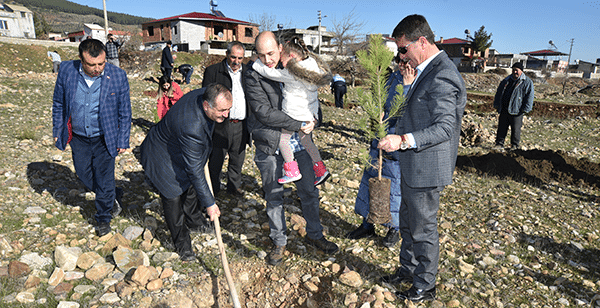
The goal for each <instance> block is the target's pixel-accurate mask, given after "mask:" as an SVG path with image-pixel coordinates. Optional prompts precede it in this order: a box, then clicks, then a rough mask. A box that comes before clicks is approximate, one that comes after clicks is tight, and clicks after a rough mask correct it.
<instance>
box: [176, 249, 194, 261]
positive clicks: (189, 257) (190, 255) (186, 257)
mask: <svg viewBox="0 0 600 308" xmlns="http://www.w3.org/2000/svg"><path fill="white" fill-rule="evenodd" d="M179 259H181V261H195V260H196V254H195V253H194V252H193V251H191V250H186V251H183V252H182V253H180V254H179Z"/></svg>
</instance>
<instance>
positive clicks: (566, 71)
mask: <svg viewBox="0 0 600 308" xmlns="http://www.w3.org/2000/svg"><path fill="white" fill-rule="evenodd" d="M574 42H575V39H574V38H572V39H571V48H569V58H568V60H567V69H566V70H565V81H564V82H563V89H562V94H565V86H566V85H567V79H568V78H569V63H571V51H573V43H574Z"/></svg>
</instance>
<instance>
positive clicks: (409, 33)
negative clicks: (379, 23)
mask: <svg viewBox="0 0 600 308" xmlns="http://www.w3.org/2000/svg"><path fill="white" fill-rule="evenodd" d="M392 37H393V38H394V39H395V41H396V45H397V46H398V52H399V53H400V58H401V59H402V60H404V59H406V60H408V65H410V66H411V67H414V68H415V70H416V77H415V80H414V81H413V83H412V85H411V87H410V90H409V91H408V93H407V95H406V106H405V111H404V113H403V115H402V116H401V117H400V118H398V120H397V122H396V131H395V132H394V134H393V135H387V136H385V137H384V138H382V139H381V141H380V142H379V145H378V147H379V148H380V149H383V150H385V151H386V152H393V151H397V150H401V151H400V155H399V156H400V157H399V159H400V170H402V175H401V184H400V185H401V190H402V203H401V205H400V235H401V237H402V244H401V246H400V264H401V265H400V267H399V268H398V270H397V271H396V272H395V273H394V274H392V275H389V276H385V277H382V280H383V281H385V282H388V283H401V282H412V287H411V288H410V289H408V290H406V291H403V292H398V293H397V296H398V298H400V299H401V300H403V299H408V300H410V301H413V302H420V301H423V300H434V299H435V296H436V288H435V280H436V276H437V272H438V262H439V256H440V246H439V234H438V231H437V228H438V226H437V212H438V209H439V203H440V192H441V191H442V190H443V189H444V187H445V186H446V185H450V184H451V183H452V175H453V172H454V167H455V165H456V155H457V152H458V143H459V138H460V126H461V121H462V116H463V113H464V110H465V105H466V103H467V91H466V89H465V83H464V80H463V78H462V77H461V75H460V73H459V72H458V70H457V69H456V65H454V63H452V60H450V58H448V55H447V54H446V53H445V52H443V51H440V50H439V49H438V48H437V46H436V45H435V41H434V38H435V36H434V34H433V31H432V30H431V28H430V27H429V23H427V20H426V19H425V17H423V16H421V15H410V16H407V17H405V18H404V19H403V20H402V21H401V22H400V23H399V24H398V25H397V26H396V28H395V29H394V32H393V33H392Z"/></svg>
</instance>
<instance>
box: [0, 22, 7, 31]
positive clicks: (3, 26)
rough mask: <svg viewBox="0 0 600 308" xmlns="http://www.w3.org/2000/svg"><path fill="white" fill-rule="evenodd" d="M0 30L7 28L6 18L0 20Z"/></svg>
mask: <svg viewBox="0 0 600 308" xmlns="http://www.w3.org/2000/svg"><path fill="white" fill-rule="evenodd" d="M0 30H8V23H7V22H6V20H0Z"/></svg>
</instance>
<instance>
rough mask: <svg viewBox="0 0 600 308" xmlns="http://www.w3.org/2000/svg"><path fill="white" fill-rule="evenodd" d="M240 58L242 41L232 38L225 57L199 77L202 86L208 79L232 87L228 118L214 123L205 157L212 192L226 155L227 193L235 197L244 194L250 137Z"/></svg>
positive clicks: (218, 186) (242, 51) (244, 82)
mask: <svg viewBox="0 0 600 308" xmlns="http://www.w3.org/2000/svg"><path fill="white" fill-rule="evenodd" d="M243 59H244V45H242V43H240V42H238V41H234V42H231V43H229V45H227V52H226V58H225V59H224V60H223V61H221V62H219V63H217V64H213V65H211V66H209V67H207V68H206V70H205V71H204V78H203V79H202V86H203V87H205V86H207V85H208V84H211V83H219V84H222V85H224V86H225V87H227V88H228V89H229V90H231V94H232V96H233V105H232V107H231V112H230V113H229V118H227V119H226V120H225V121H223V123H217V124H216V125H215V131H214V133H213V151H212V153H211V155H210V159H209V161H208V169H209V171H210V179H211V181H212V187H213V191H214V193H215V196H216V195H217V193H219V190H220V186H221V180H220V178H221V169H222V168H223V162H224V160H225V155H229V163H228V165H227V193H228V194H230V195H233V196H238V197H239V196H243V195H244V192H243V190H242V165H243V164H244V159H245V158H246V144H247V143H248V140H249V139H250V137H249V134H248V127H247V124H246V122H247V121H246V118H247V114H248V109H249V108H248V107H247V103H246V98H245V95H244V90H245V88H246V79H245V78H244V75H243V74H244V72H245V71H246V65H244V64H242V60H243Z"/></svg>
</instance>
